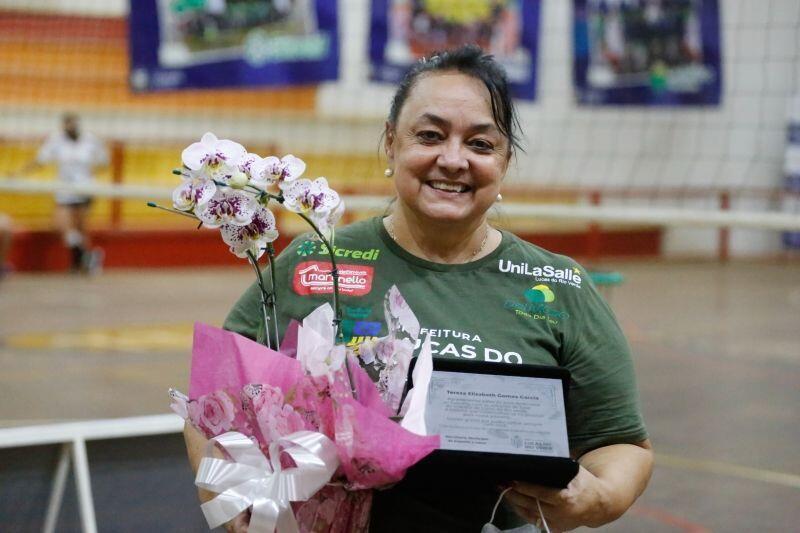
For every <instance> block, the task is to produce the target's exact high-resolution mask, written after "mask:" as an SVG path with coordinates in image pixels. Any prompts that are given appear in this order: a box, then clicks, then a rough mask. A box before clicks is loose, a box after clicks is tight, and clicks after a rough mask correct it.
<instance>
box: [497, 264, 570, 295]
mask: <svg viewBox="0 0 800 533" xmlns="http://www.w3.org/2000/svg"><path fill="white" fill-rule="evenodd" d="M497 267H498V269H499V270H500V272H504V273H509V274H520V275H523V276H531V277H532V278H533V280H534V281H537V282H540V283H550V284H556V283H559V284H562V285H569V286H570V287H575V288H576V289H580V288H581V283H582V282H583V277H582V276H581V274H582V273H581V269H579V268H577V267H572V268H569V267H563V268H558V267H554V266H553V265H545V266H541V267H540V266H531V265H529V264H528V263H526V262H524V261H523V262H521V263H515V262H513V261H511V260H510V259H500V262H499V263H498V265H497Z"/></svg>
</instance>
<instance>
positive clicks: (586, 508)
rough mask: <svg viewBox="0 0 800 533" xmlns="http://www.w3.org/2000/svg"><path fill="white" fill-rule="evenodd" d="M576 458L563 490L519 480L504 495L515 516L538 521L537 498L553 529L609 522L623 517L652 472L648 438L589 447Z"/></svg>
mask: <svg viewBox="0 0 800 533" xmlns="http://www.w3.org/2000/svg"><path fill="white" fill-rule="evenodd" d="M578 461H579V462H580V467H579V468H578V474H577V475H576V476H575V477H574V478H573V480H572V481H570V482H569V485H567V487H566V488H565V489H553V488H550V487H543V486H541V485H533V484H531V483H523V482H519V481H518V482H515V483H514V484H513V485H512V490H510V491H508V494H506V498H507V499H508V501H509V503H511V505H512V507H513V508H514V510H516V512H517V514H519V515H520V516H521V517H523V518H524V519H525V520H527V521H528V522H531V523H536V522H537V521H538V519H539V508H538V507H537V505H536V500H537V499H538V500H539V503H540V504H541V507H542V514H544V518H545V520H547V525H548V526H550V528H551V530H553V531H569V530H570V529H575V528H576V527H578V526H590V527H598V526H601V525H603V524H607V523H609V522H612V521H614V520H616V519H617V518H619V517H620V516H622V514H623V513H624V512H625V511H627V510H628V508H629V507H630V506H631V505H633V502H635V501H636V498H638V497H639V495H641V493H642V491H644V489H645V487H646V486H647V482H648V481H649V480H650V474H651V473H652V471H653V448H652V446H651V445H650V441H649V440H644V441H642V442H637V443H636V444H612V445H610V446H604V447H602V448H597V449H595V450H592V451H590V452H588V453H586V454H584V455H583V456H581V458H580V459H579V460H578Z"/></svg>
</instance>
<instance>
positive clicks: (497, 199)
mask: <svg viewBox="0 0 800 533" xmlns="http://www.w3.org/2000/svg"><path fill="white" fill-rule="evenodd" d="M495 201H496V202H502V201H503V195H502V194H500V193H498V194H497V198H496V199H495Z"/></svg>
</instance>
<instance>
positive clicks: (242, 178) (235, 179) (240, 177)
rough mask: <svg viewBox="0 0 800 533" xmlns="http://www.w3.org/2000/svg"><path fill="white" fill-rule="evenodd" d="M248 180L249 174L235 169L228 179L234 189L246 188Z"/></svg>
mask: <svg viewBox="0 0 800 533" xmlns="http://www.w3.org/2000/svg"><path fill="white" fill-rule="evenodd" d="M248 181H249V180H248V179H247V175H246V174H245V173H244V172H241V171H239V170H234V171H233V175H232V176H231V179H230V180H229V181H228V185H230V186H231V187H233V188H234V189H244V186H245V185H247V182H248Z"/></svg>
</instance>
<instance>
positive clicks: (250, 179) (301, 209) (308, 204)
mask: <svg viewBox="0 0 800 533" xmlns="http://www.w3.org/2000/svg"><path fill="white" fill-rule="evenodd" d="M181 160H182V163H183V167H182V168H180V169H175V170H174V171H173V173H175V174H177V175H180V176H181V184H180V185H179V186H178V187H177V188H176V189H175V190H174V191H173V193H172V205H173V207H172V208H167V207H163V206H159V205H157V204H155V203H152V202H150V203H148V205H149V206H151V207H156V208H159V209H164V210H167V211H171V212H174V213H178V214H181V215H184V216H189V217H192V218H195V219H197V220H198V221H199V226H198V227H201V226H205V227H207V228H219V230H220V234H221V236H222V240H223V241H225V243H226V244H227V245H228V246H230V251H231V252H232V253H233V254H234V255H236V256H237V257H241V258H244V259H247V260H248V262H249V263H250V265H251V266H252V267H253V270H254V271H255V274H256V280H257V282H258V286H259V289H260V293H261V310H262V318H263V321H264V332H265V333H264V343H265V344H266V345H267V346H268V347H270V348H274V349H277V347H278V342H279V331H280V330H279V327H278V320H277V316H278V313H277V306H278V303H279V302H278V301H277V297H276V291H275V273H274V269H273V268H271V266H272V263H273V262H274V260H275V248H274V246H273V244H272V243H273V242H274V241H275V239H277V238H278V229H277V226H276V222H275V215H274V214H273V213H272V211H271V210H270V203H271V202H273V201H274V202H276V203H279V204H283V206H284V207H285V208H286V209H287V210H289V211H292V212H294V213H297V214H298V215H299V216H300V217H301V218H302V219H303V220H305V221H306V222H307V223H308V224H309V225H310V226H311V228H312V230H313V231H314V233H315V234H316V236H317V238H319V239H320V240H321V241H322V242H323V243H324V245H325V249H327V250H328V255H329V257H330V261H331V267H332V269H331V275H332V277H333V309H334V319H333V320H334V327H335V329H336V337H337V339H338V338H340V337H341V328H340V327H339V326H340V322H341V315H340V309H339V283H338V272H337V267H336V258H335V256H334V253H333V251H334V246H333V240H334V225H335V224H336V222H338V220H339V219H340V218H341V216H342V214H343V213H344V203H343V202H342V200H341V198H339V195H338V193H337V192H336V191H334V190H333V189H331V188H330V187H329V186H328V182H327V180H326V179H325V178H323V177H320V178H317V179H315V180H313V181H312V180H310V179H305V178H301V177H300V176H302V175H303V173H304V172H305V170H306V164H305V163H304V162H303V160H301V159H299V158H297V157H295V156H293V155H291V154H289V155H286V156H284V157H282V158H280V159H279V158H278V157H275V156H268V157H261V156H259V155H257V154H254V153H250V152H248V151H247V150H246V149H245V148H244V146H242V145H241V144H239V143H237V142H234V141H231V140H228V139H218V138H217V137H216V136H215V135H214V134H213V133H210V132H209V133H206V134H205V135H203V137H202V138H201V139H200V142H196V143H193V144H191V145H189V146H188V147H187V148H186V149H184V150H183V153H182V154H181ZM263 256H266V258H267V259H266V261H267V266H269V267H270V269H269V272H270V274H271V277H270V281H271V287H267V286H266V285H265V283H264V279H263V277H262V275H261V272H262V268H261V265H260V263H259V260H260V259H261V258H262V257H263Z"/></svg>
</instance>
